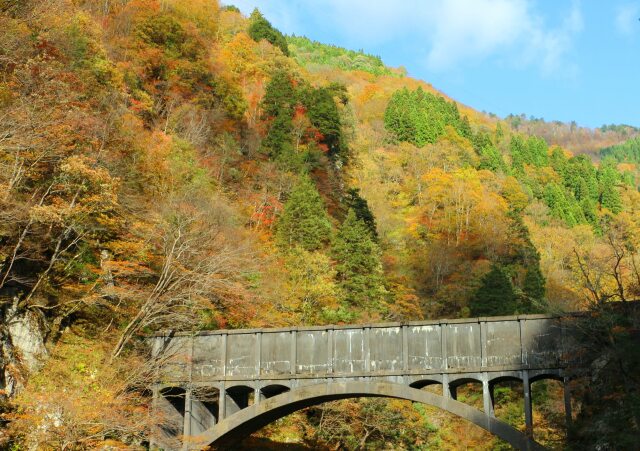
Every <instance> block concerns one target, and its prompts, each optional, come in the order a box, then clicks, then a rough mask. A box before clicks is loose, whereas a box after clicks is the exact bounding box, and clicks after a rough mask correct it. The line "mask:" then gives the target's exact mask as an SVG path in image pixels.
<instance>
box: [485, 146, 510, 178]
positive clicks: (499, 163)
mask: <svg viewBox="0 0 640 451" xmlns="http://www.w3.org/2000/svg"><path fill="white" fill-rule="evenodd" d="M478 169H488V170H490V171H493V172H502V173H506V172H507V170H508V168H507V165H506V163H505V162H504V159H503V158H502V154H501V153H500V151H499V150H498V149H496V147H495V146H494V145H492V144H489V145H486V146H484V147H483V148H482V150H481V151H480V164H479V166H478Z"/></svg>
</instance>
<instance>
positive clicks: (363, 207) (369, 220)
mask: <svg viewBox="0 0 640 451" xmlns="http://www.w3.org/2000/svg"><path fill="white" fill-rule="evenodd" d="M344 204H345V206H346V207H347V209H351V210H353V211H354V213H355V214H356V217H357V218H358V219H359V220H361V221H362V222H364V223H365V225H366V226H367V228H368V229H369V233H371V237H372V238H373V239H374V240H375V241H376V242H377V241H378V230H377V229H376V219H375V217H374V216H373V213H372V212H371V209H370V208H369V203H368V202H367V200H366V199H364V198H363V197H362V196H361V195H360V190H359V189H358V188H349V189H348V190H347V192H346V194H345V196H344Z"/></svg>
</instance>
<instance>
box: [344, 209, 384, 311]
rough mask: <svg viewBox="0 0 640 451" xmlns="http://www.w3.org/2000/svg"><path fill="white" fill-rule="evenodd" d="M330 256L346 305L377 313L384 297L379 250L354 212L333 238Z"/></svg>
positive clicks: (348, 215)
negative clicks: (334, 262) (331, 256)
mask: <svg viewBox="0 0 640 451" xmlns="http://www.w3.org/2000/svg"><path fill="white" fill-rule="evenodd" d="M332 253H333V258H334V259H335V261H336V270H337V280H338V284H339V286H340V288H341V289H342V291H343V293H344V299H345V301H346V302H347V303H348V304H349V305H351V306H354V307H360V308H365V309H369V310H377V309H380V307H381V302H382V298H383V296H384V294H385V288H384V279H383V274H382V264H381V262H380V248H379V247H378V245H377V244H376V243H375V241H374V240H373V238H372V237H371V234H370V232H369V228H368V227H367V225H366V224H365V223H364V221H362V220H360V219H358V218H357V216H356V213H355V212H354V211H353V210H349V213H348V214H347V217H346V219H345V220H344V222H343V223H342V226H341V227H340V230H339V231H338V233H337V234H336V237H335V240H334V242H333V247H332Z"/></svg>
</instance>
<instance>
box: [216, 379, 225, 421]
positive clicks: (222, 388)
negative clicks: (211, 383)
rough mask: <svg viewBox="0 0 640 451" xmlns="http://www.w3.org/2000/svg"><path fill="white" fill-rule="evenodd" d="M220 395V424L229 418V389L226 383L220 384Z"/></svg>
mask: <svg viewBox="0 0 640 451" xmlns="http://www.w3.org/2000/svg"><path fill="white" fill-rule="evenodd" d="M219 393H220V394H219V395H218V422H220V421H222V420H224V419H225V418H226V417H227V402H226V398H227V389H226V388H225V384H224V381H222V382H220V391H219Z"/></svg>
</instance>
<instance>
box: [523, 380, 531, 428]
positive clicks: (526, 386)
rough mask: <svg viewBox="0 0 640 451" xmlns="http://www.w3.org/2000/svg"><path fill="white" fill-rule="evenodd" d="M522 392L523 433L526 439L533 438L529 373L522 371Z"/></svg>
mask: <svg viewBox="0 0 640 451" xmlns="http://www.w3.org/2000/svg"><path fill="white" fill-rule="evenodd" d="M522 391H523V393H524V424H525V433H526V434H527V436H528V437H533V409H532V406H531V382H530V381H529V372H528V371H526V370H524V371H522Z"/></svg>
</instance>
